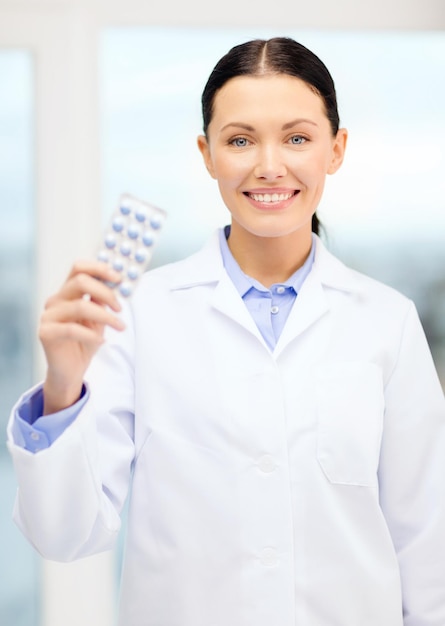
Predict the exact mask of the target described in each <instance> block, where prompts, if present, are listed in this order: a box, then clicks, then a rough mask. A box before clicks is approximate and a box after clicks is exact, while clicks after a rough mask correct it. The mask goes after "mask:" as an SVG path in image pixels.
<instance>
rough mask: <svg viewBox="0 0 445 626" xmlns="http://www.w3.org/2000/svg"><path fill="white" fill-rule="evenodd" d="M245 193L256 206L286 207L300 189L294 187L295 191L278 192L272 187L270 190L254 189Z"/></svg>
mask: <svg viewBox="0 0 445 626" xmlns="http://www.w3.org/2000/svg"><path fill="white" fill-rule="evenodd" d="M243 193H244V195H245V196H246V197H247V198H249V200H250V201H251V202H252V203H253V204H254V205H255V206H258V207H262V208H267V207H270V208H282V207H283V208H284V207H285V206H287V205H288V204H289V203H290V202H291V201H292V200H293V198H294V197H295V196H297V195H298V194H299V193H300V190H299V189H294V190H293V191H285V192H284V191H280V192H278V191H273V190H272V189H271V190H270V191H267V192H261V193H260V192H253V191H244V192H243Z"/></svg>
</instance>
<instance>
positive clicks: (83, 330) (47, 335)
mask: <svg viewBox="0 0 445 626" xmlns="http://www.w3.org/2000/svg"><path fill="white" fill-rule="evenodd" d="M39 339H40V340H41V341H42V344H43V345H44V346H45V345H50V344H54V343H57V342H64V341H73V342H76V343H79V344H81V345H84V346H88V347H90V348H96V347H99V346H101V345H102V344H103V343H104V338H103V331H98V330H97V329H96V330H95V329H93V328H90V327H88V326H83V325H82V324H76V323H74V322H70V323H65V324H58V323H57V322H48V323H46V324H44V325H42V326H41V327H40V332H39Z"/></svg>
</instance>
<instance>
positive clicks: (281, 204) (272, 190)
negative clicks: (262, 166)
mask: <svg viewBox="0 0 445 626" xmlns="http://www.w3.org/2000/svg"><path fill="white" fill-rule="evenodd" d="M243 193H244V196H245V198H246V199H247V201H248V202H249V204H251V205H252V206H253V207H255V208H256V209H260V210H261V211H282V210H284V209H287V207H288V206H290V205H291V204H292V202H293V201H294V200H295V198H296V196H297V195H298V194H299V193H300V190H299V189H289V188H287V189H286V188H283V187H266V188H264V187H262V188H258V189H249V190H248V191H244V192H243ZM290 193H291V194H292V195H291V197H290V198H287V199H286V200H278V201H276V202H260V201H259V200H254V198H251V197H250V195H249V194H262V195H265V194H268V195H273V194H279V195H281V194H290Z"/></svg>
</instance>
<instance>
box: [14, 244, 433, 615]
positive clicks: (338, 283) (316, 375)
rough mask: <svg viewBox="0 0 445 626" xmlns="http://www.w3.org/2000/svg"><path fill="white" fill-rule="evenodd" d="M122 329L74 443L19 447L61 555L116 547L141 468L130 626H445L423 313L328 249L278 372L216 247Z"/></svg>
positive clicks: (192, 261) (150, 287) (166, 283)
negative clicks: (32, 451) (123, 511)
mask: <svg viewBox="0 0 445 626" xmlns="http://www.w3.org/2000/svg"><path fill="white" fill-rule="evenodd" d="M126 318H127V323H128V329H127V330H126V331H125V332H124V333H121V334H120V333H116V332H110V334H109V340H108V343H107V344H106V346H105V347H104V348H103V349H101V351H100V353H99V355H98V357H97V358H96V359H95V361H94V364H93V366H92V367H91V370H90V372H89V375H88V379H89V381H90V388H91V398H90V400H89V401H88V402H87V404H86V406H85V407H84V409H83V410H82V411H81V413H80V415H79V416H78V418H77V419H76V421H75V422H74V423H73V424H72V425H71V426H70V427H69V428H68V429H67V430H66V431H65V432H64V433H63V434H62V435H61V436H60V438H59V439H58V440H57V441H56V442H55V443H54V444H53V445H52V446H51V447H50V448H49V449H47V450H44V451H41V452H39V453H37V454H35V455H33V454H30V453H29V452H27V451H25V450H23V449H21V448H19V447H18V446H16V445H15V444H14V443H13V442H12V441H11V440H10V444H9V446H10V450H11V453H12V456H13V459H14V463H15V467H16V472H17V475H18V480H19V492H18V499H17V506H16V512H15V516H16V519H17V522H18V524H19V526H20V527H21V528H22V530H23V532H24V533H25V534H26V535H27V536H28V537H29V539H30V541H31V542H32V543H33V544H34V545H35V546H36V548H37V549H38V550H39V551H40V552H41V553H42V554H43V555H44V556H46V557H47V558H50V559H60V560H69V559H75V558H78V557H81V556H84V555H87V554H90V553H93V552H96V551H99V550H106V549H108V548H110V547H111V546H112V545H113V542H114V540H115V538H116V534H117V532H118V530H119V526H120V519H119V513H120V511H121V509H122V506H123V503H124V500H125V498H126V495H127V492H128V489H129V484H130V478H131V473H132V470H133V481H132V488H131V500H130V512H129V522H128V540H127V549H126V557H125V564H124V574H123V583H122V594H121V622H120V623H121V625H122V626H254V625H255V626H401V625H402V624H403V625H404V626H444V625H445V502H444V500H445V494H444V485H445V482H444V477H445V404H444V397H443V392H442V389H441V387H440V384H439V382H438V379H437V376H436V373H435V370H434V366H433V363H432V360H431V356H430V353H429V350H428V347H427V344H426V341H425V337H424V334H423V331H422V329H421V327H420V324H419V321H418V317H417V314H416V312H415V309H414V306H413V305H412V303H411V302H410V301H409V300H407V299H406V298H405V297H403V296H401V295H400V294H398V293H396V292H395V291H394V290H392V289H390V288H388V287H385V286H383V285H381V284H379V283H377V282H375V281H373V280H371V279H369V278H366V277H364V276H362V275H360V274H358V273H356V272H354V271H352V270H350V269H348V268H346V267H345V266H344V265H343V264H342V263H341V262H339V261H338V260H337V259H335V258H334V257H333V256H332V255H331V254H330V253H329V252H328V251H327V250H326V249H325V248H324V247H323V245H322V244H321V242H320V241H319V240H317V249H316V256H315V263H314V267H313V270H312V272H311V273H310V275H309V277H308V278H307V280H306V282H305V283H304V285H303V287H302V289H301V291H300V293H299V294H298V297H297V300H296V302H295V305H294V307H293V310H292V311H291V313H290V317H289V319H288V321H287V324H286V326H285V328H284V330H283V333H282V335H281V337H280V339H279V341H278V344H277V346H276V349H275V350H274V352H273V353H271V352H270V351H269V349H268V348H267V347H266V345H265V343H264V341H263V339H262V338H261V335H260V334H259V332H258V330H257V328H256V326H255V324H254V322H253V321H252V318H251V316H250V314H249V313H248V311H247V309H246V307H245V305H244V303H243V302H242V300H241V299H240V297H239V295H238V293H237V292H236V290H235V288H234V286H233V284H232V282H231V280H230V279H229V277H228V276H227V275H226V273H225V270H224V268H223V266H222V261H221V256H220V252H219V248H218V240H217V237H215V238H214V239H212V241H211V242H210V243H209V244H208V245H207V246H206V247H205V248H204V249H203V250H202V251H200V252H199V253H197V254H196V255H194V256H192V257H190V258H189V259H187V260H185V261H182V262H180V263H177V264H173V265H169V266H165V267H163V268H159V269H157V270H154V271H152V272H149V273H148V275H146V276H145V277H144V280H143V283H142V284H141V285H140V287H139V289H138V292H137V294H136V295H135V297H134V299H133V301H132V303H131V308H130V309H129V310H128V311H127V312H126ZM10 436H11V428H10Z"/></svg>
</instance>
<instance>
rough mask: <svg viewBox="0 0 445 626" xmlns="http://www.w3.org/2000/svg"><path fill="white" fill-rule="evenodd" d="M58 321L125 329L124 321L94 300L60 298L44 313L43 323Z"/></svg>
mask: <svg viewBox="0 0 445 626" xmlns="http://www.w3.org/2000/svg"><path fill="white" fill-rule="evenodd" d="M48 322H50V323H51V322H58V323H62V324H64V323H65V324H66V323H70V322H76V323H80V324H84V325H85V324H99V325H103V326H111V327H112V328H114V329H115V330H124V328H125V324H124V322H123V321H122V320H121V319H120V318H119V317H117V316H116V315H114V314H113V313H112V312H111V311H109V310H108V309H107V308H106V307H104V306H102V305H100V304H97V303H96V302H93V301H92V300H85V299H77V300H60V301H59V302H58V303H54V305H53V306H51V307H48V308H47V309H46V310H45V311H44V312H43V315H42V318H41V323H42V324H45V323H48Z"/></svg>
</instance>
